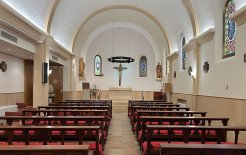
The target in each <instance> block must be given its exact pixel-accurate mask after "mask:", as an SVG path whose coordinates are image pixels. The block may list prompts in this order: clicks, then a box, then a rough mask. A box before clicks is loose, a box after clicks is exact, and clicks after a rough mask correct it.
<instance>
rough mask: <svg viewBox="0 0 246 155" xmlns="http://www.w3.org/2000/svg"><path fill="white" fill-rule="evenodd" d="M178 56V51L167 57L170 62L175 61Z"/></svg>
mask: <svg viewBox="0 0 246 155" xmlns="http://www.w3.org/2000/svg"><path fill="white" fill-rule="evenodd" d="M178 54H179V52H178V51H174V52H173V53H171V54H169V55H168V56H167V59H168V60H174V59H176V58H178Z"/></svg>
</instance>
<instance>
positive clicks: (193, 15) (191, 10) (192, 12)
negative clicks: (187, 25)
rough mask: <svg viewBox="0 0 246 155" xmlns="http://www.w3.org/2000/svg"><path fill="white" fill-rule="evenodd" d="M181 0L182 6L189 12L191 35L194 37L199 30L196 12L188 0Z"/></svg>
mask: <svg viewBox="0 0 246 155" xmlns="http://www.w3.org/2000/svg"><path fill="white" fill-rule="evenodd" d="M182 2H183V4H184V6H185V8H186V10H187V12H188V14H189V17H190V20H191V24H192V30H193V37H195V36H196V35H197V33H198V32H199V24H198V19H197V15H196V12H195V10H194V8H193V6H192V3H191V1H190V0H182Z"/></svg>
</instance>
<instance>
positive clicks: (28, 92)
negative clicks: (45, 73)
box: [24, 60, 33, 106]
mask: <svg viewBox="0 0 246 155" xmlns="http://www.w3.org/2000/svg"><path fill="white" fill-rule="evenodd" d="M24 73H25V75H24V77H25V80H24V89H25V92H24V94H25V103H27V104H28V105H30V106H32V105H33V60H25V61H24Z"/></svg>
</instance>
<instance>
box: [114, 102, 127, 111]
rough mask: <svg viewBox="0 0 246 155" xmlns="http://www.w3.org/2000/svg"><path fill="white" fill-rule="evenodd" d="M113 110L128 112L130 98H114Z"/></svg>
mask: <svg viewBox="0 0 246 155" xmlns="http://www.w3.org/2000/svg"><path fill="white" fill-rule="evenodd" d="M112 106H113V112H127V108H128V100H123V99H118V100H112Z"/></svg>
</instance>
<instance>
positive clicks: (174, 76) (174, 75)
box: [173, 71, 177, 79]
mask: <svg viewBox="0 0 246 155" xmlns="http://www.w3.org/2000/svg"><path fill="white" fill-rule="evenodd" d="M176 76H177V75H176V71H174V72H173V78H174V79H175V78H176Z"/></svg>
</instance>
